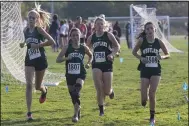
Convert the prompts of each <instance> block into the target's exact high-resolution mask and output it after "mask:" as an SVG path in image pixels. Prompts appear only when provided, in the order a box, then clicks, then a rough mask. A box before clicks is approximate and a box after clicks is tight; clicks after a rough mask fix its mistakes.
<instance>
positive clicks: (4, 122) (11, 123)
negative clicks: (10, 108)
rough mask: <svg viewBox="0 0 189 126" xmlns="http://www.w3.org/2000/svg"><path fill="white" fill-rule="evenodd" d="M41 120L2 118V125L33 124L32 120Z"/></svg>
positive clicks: (36, 120)
mask: <svg viewBox="0 0 189 126" xmlns="http://www.w3.org/2000/svg"><path fill="white" fill-rule="evenodd" d="M39 121H41V119H34V120H32V121H27V120H1V125H2V126H10V125H11V126H12V125H14V126H16V125H18V126H21V125H29V124H30V123H31V124H32V122H39Z"/></svg>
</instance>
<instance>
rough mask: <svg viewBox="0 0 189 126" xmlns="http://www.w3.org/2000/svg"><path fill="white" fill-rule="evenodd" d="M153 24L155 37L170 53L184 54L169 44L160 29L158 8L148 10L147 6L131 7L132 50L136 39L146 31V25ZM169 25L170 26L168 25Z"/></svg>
mask: <svg viewBox="0 0 189 126" xmlns="http://www.w3.org/2000/svg"><path fill="white" fill-rule="evenodd" d="M147 22H152V23H153V24H154V26H155V29H156V32H155V37H157V38H159V39H160V40H161V41H162V42H163V43H164V44H165V45H166V47H167V48H168V51H169V52H182V51H181V50H178V49H176V48H175V47H174V46H172V45H171V43H169V41H168V40H167V38H166V36H165V35H164V34H163V32H162V30H161V29H160V27H159V24H158V22H159V20H158V19H157V17H156V8H147V6H146V5H135V6H134V5H133V4H132V5H130V23H131V43H132V48H133V47H134V45H135V42H136V37H137V36H138V35H139V33H141V32H142V30H144V24H145V23H147ZM168 25H169V24H168ZM164 27H165V26H164Z"/></svg>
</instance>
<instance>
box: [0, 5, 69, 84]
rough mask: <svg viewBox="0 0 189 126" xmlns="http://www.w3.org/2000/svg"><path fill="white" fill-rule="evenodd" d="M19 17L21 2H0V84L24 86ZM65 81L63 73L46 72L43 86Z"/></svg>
mask: <svg viewBox="0 0 189 126" xmlns="http://www.w3.org/2000/svg"><path fill="white" fill-rule="evenodd" d="M23 41H24V34H23V24H22V16H21V2H1V82H2V83H5V84H25V83H26V80H25V72H24V59H25V54H26V47H24V48H22V49H21V48H20V47H19V43H20V42H23ZM63 80H65V77H64V73H61V74H60V73H51V72H50V71H48V70H47V71H46V73H45V76H44V80H43V85H46V86H57V85H59V83H60V82H61V81H63Z"/></svg>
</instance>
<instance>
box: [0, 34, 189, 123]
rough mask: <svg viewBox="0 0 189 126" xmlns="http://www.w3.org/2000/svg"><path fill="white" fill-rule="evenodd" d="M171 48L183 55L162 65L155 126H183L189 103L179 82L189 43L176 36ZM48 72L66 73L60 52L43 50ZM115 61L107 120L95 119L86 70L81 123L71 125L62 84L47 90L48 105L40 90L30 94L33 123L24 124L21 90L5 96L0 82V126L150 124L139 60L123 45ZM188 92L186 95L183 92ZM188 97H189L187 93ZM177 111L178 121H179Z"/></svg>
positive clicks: (185, 66) (92, 90) (185, 77)
mask: <svg viewBox="0 0 189 126" xmlns="http://www.w3.org/2000/svg"><path fill="white" fill-rule="evenodd" d="M172 45H174V46H175V47H176V48H178V49H180V50H183V51H184V53H171V58H170V59H168V60H164V61H161V64H162V80H161V82H160V85H159V87H158V91H157V93H156V101H157V105H156V126H187V125H188V103H187V102H186V100H185V99H184V96H183V92H182V90H183V89H182V84H183V82H188V42H187V40H184V39H183V37H182V38H174V39H173V40H172ZM46 50H47V55H48V61H49V70H50V71H53V72H64V63H63V64H56V63H55V59H56V57H57V55H58V53H53V52H52V51H51V50H50V48H46ZM120 57H123V58H124V62H123V63H122V64H121V63H120V62H119V58H116V59H115V61H114V79H113V87H114V91H115V99H113V100H110V99H109V98H108V97H107V98H106V110H105V116H104V117H99V116H98V114H99V111H98V106H97V103H96V92H95V88H94V85H93V81H92V76H91V69H89V70H87V72H88V74H87V78H86V81H85V85H84V87H83V89H82V91H81V105H82V108H81V112H82V113H81V114H82V117H81V120H80V121H79V122H78V123H77V124H74V123H72V122H71V117H72V114H73V106H72V103H71V100H70V96H69V93H68V91H67V88H66V83H65V82H63V83H61V84H60V85H59V86H57V87H49V90H48V95H47V101H46V102H45V103H44V104H40V103H39V100H38V98H39V96H40V92H37V93H33V101H32V102H33V103H32V112H33V117H34V119H35V120H34V121H32V122H27V121H26V110H27V109H26V102H25V86H21V85H17V84H14V83H13V84H11V85H8V86H9V92H8V93H6V92H5V86H6V84H1V125H2V126H9V125H13V126H25V125H27V126H38V125H42V126H72V125H75V126H149V123H148V120H147V119H148V118H149V106H148V105H149V104H148V105H147V107H146V108H143V107H142V106H141V105H140V92H139V90H138V88H139V83H140V80H139V71H137V70H136V68H137V65H138V63H139V61H138V60H137V59H136V58H134V56H133V55H132V54H131V50H128V49H127V48H126V44H125V42H123V43H122V45H121V55H120ZM186 93H187V92H186ZM187 94H188V93H187ZM177 111H178V112H180V115H181V120H177Z"/></svg>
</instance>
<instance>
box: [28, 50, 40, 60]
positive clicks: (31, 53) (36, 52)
mask: <svg viewBox="0 0 189 126" xmlns="http://www.w3.org/2000/svg"><path fill="white" fill-rule="evenodd" d="M28 55H29V58H30V60H32V59H36V58H39V57H41V53H40V51H39V49H32V48H30V49H28Z"/></svg>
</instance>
